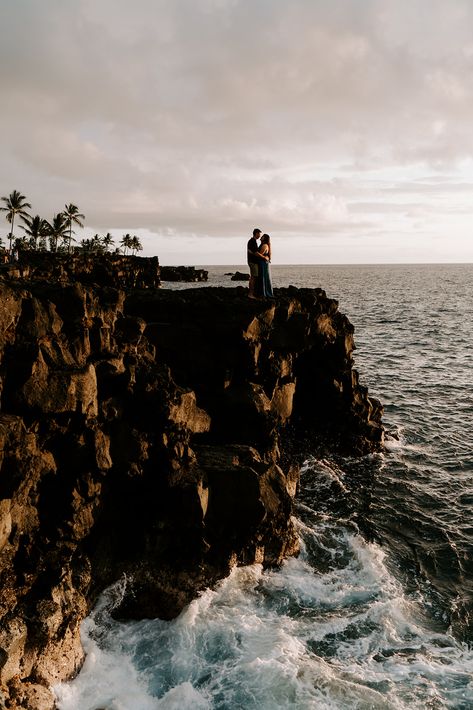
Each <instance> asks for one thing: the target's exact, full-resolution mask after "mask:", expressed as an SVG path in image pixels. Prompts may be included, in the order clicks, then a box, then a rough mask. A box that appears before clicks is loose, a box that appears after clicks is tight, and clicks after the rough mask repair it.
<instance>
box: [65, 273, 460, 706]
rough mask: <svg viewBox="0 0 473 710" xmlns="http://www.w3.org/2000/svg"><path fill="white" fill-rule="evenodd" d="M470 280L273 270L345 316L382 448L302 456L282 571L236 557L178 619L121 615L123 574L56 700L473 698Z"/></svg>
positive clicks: (193, 702)
mask: <svg viewBox="0 0 473 710" xmlns="http://www.w3.org/2000/svg"><path fill="white" fill-rule="evenodd" d="M235 269H236V267H233V268H232V267H228V266H226V267H210V268H209V272H210V280H209V284H208V285H228V286H230V285H232V286H234V285H235V284H234V283H232V282H230V280H229V277H228V276H225V275H224V274H225V272H227V271H232V270H235ZM472 282H473V265H425V266H424V265H412V266H410V265H402V266H401V265H396V266H392V265H390V266H337V267H330V266H318V267H317V266H314V267H309V266H304V267H283V266H279V267H278V266H275V267H273V283H274V285H275V286H287V285H289V284H293V285H295V286H305V287H319V286H321V287H322V288H324V289H325V290H326V291H327V294H328V295H329V296H331V297H334V298H337V299H338V300H339V302H340V310H341V311H342V312H344V313H346V314H347V315H348V316H349V318H350V320H351V321H352V323H353V324H354V325H355V342H356V344H357V350H356V351H355V361H356V367H357V368H358V370H359V371H360V374H361V379H362V381H363V382H364V383H365V384H367V385H368V386H369V388H370V392H371V394H372V395H374V396H377V397H378V398H379V399H380V400H381V401H382V402H383V403H384V404H385V415H384V421H385V425H386V427H387V430H388V432H390V436H389V439H388V443H387V448H386V451H385V452H383V453H382V454H376V455H372V456H368V457H364V458H362V459H350V458H345V459H340V458H338V459H336V458H333V459H318V458H317V457H316V456H315V455H314V456H313V457H312V458H310V459H309V460H308V461H307V462H306V464H305V466H304V470H303V473H302V479H301V493H300V496H299V500H298V503H297V509H296V511H295V512H296V518H297V526H298V530H299V534H300V537H301V541H302V553H301V555H300V557H299V558H297V559H290V560H288V561H287V562H286V563H285V564H284V565H283V567H282V568H281V569H280V570H276V571H268V572H263V571H262V569H261V568H260V567H259V566H257V565H256V566H250V567H245V568H238V569H235V570H233V572H232V573H231V575H230V576H229V577H228V578H227V579H225V580H223V581H222V582H221V583H220V584H219V585H218V586H217V587H216V588H214V589H209V590H207V591H206V592H204V593H203V594H202V595H201V596H200V597H199V598H198V599H196V600H195V601H193V602H192V603H191V604H190V605H189V606H188V607H187V608H186V609H185V610H184V611H183V612H182V614H181V615H180V616H179V617H178V618H177V619H175V620H173V621H161V620H159V619H156V620H144V621H139V622H127V623H121V622H117V621H114V620H113V619H112V618H111V616H110V609H111V608H112V607H113V604H114V603H115V601H116V599H117V598H119V597H120V595H121V594H123V592H124V586H125V582H124V581H120V582H118V583H117V584H116V585H115V586H114V587H113V588H111V589H109V590H107V592H106V593H105V594H103V595H102V597H101V599H100V601H99V603H98V605H97V607H96V609H95V610H94V612H93V613H92V614H91V616H90V617H89V618H88V619H86V620H85V621H84V623H83V627H82V638H83V644H84V648H85V650H86V652H87V658H86V662H85V664H84V667H83V669H82V671H81V672H80V674H79V675H78V677H77V678H76V679H75V680H74V681H72V682H71V683H68V684H62V685H60V686H57V687H56V688H55V692H56V695H57V698H58V707H59V708H60V710H98V709H99V708H103V709H105V708H106V709H107V710H155V709H158V708H159V709H166V710H191V708H192V709H196V710H201V709H202V710H203V709H205V710H234V709H236V708H238V709H242V710H250V709H253V708H255V709H256V708H258V710H273V709H275V708H288V709H289V708H291V709H301V710H305V709H307V710H309V709H312V708H314V709H317V710H318V709H322V710H325V709H327V710H328V709H330V710H332V709H333V710H335V709H337V710H338V709H341V710H344V709H345V708H356V709H358V710H375V709H378V708H379V709H380V710H381V709H385V708H389V709H390V708H392V709H404V708H409V709H412V708H419V709H424V708H430V709H431V710H437V709H440V708H455V709H458V710H467V709H472V708H473V650H472V648H473V644H472V641H473V618H472V615H471V613H472V603H473V520H472V517H471V513H472V508H473V447H472V446H471V422H472V421H473V416H472V415H473V382H472V380H473V374H472V367H471V364H472V362H471V361H472V355H471V343H472V340H473V302H472V297H471V284H472ZM174 287H175V288H181V285H178V286H174Z"/></svg>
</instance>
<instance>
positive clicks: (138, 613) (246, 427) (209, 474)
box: [0, 280, 383, 710]
mask: <svg viewBox="0 0 473 710" xmlns="http://www.w3.org/2000/svg"><path fill="white" fill-rule="evenodd" d="M276 298H277V300H276V302H275V303H271V304H270V305H268V304H266V303H262V302H257V301H250V300H248V298H247V291H246V289H244V288H242V287H238V288H235V289H231V288H224V289H223V288H222V289H218V288H203V289H202V288H198V289H188V290H185V291H169V290H167V291H160V290H154V289H148V290H143V291H136V290H135V291H123V290H121V289H116V288H113V287H97V286H92V285H89V284H81V283H75V284H65V285H63V286H62V285H60V284H59V283H48V282H41V281H39V280H36V281H31V282H29V283H27V282H25V281H13V280H3V281H2V280H0V299H1V302H2V309H1V310H0V375H1V385H2V390H1V411H0V467H1V468H0V590H1V591H0V681H1V683H2V687H3V690H4V693H5V697H6V698H9V700H7V702H10V705H9V706H8V705H7V707H16V708H28V709H29V710H45V709H46V708H52V707H53V700H52V696H51V694H50V693H49V691H48V690H47V687H48V686H50V685H52V684H54V683H56V682H57V681H59V680H63V679H65V678H68V677H70V676H71V675H73V674H74V673H76V672H77V670H78V668H79V667H80V664H81V662H82V660H83V652H82V648H81V644H80V639H79V625H80V622H81V621H82V619H83V618H84V616H86V615H87V614H88V613H89V611H90V609H91V606H92V605H93V604H94V602H95V600H96V599H97V596H98V595H99V594H100V592H101V591H102V590H103V589H104V588H105V587H106V586H107V585H109V584H110V583H112V582H114V581H115V580H117V579H119V578H120V577H121V576H122V575H124V574H126V576H127V579H128V580H129V582H128V585H129V586H128V593H127V594H125V595H124V598H123V601H122V603H121V605H120V607H119V608H118V609H116V612H115V613H116V614H117V615H118V616H121V617H134V618H137V617H144V616H145V617H146V616H159V617H162V618H172V617H174V616H175V615H176V614H178V613H179V611H180V610H181V609H182V608H183V606H184V605H185V604H186V603H188V602H189V601H190V600H191V599H192V598H193V597H194V596H195V595H196V593H197V592H198V591H199V590H201V589H203V588H205V587H206V586H208V585H209V584H211V583H213V582H214V581H215V580H217V579H218V578H221V577H222V576H223V575H225V574H227V572H228V571H229V570H230V568H231V567H232V566H233V565H234V564H246V563H253V562H261V563H263V564H264V565H265V566H271V565H277V564H279V563H280V562H281V561H282V560H283V558H284V557H286V556H288V555H293V554H296V552H297V549H298V541H297V536H296V534H295V531H294V528H293V524H292V520H291V512H292V499H293V497H294V495H295V492H296V488H297V485H298V477H299V470H298V467H297V466H296V465H294V463H292V464H286V463H283V459H282V457H281V454H282V453H283V450H284V440H285V439H286V438H287V437H289V436H290V438H291V440H292V441H293V442H295V445H296V446H298V448H299V449H300V450H302V448H303V444H302V442H303V441H304V442H306V443H307V442H308V441H309V442H317V443H318V444H320V443H321V442H325V444H326V445H327V446H332V445H337V446H340V447H343V449H344V450H348V451H350V452H354V453H364V452H369V451H373V450H376V449H378V448H379V447H380V445H381V442H382V436H383V429H382V425H381V411H382V408H381V405H380V404H379V402H377V401H376V400H374V399H372V398H370V397H369V396H368V393H367V390H366V388H365V387H362V386H361V385H360V384H359V383H358V375H357V373H356V371H355V370H353V367H352V365H353V363H352V350H353V327H352V326H351V324H350V323H349V321H348V320H347V318H346V317H345V316H343V315H342V314H340V313H339V311H338V308H337V303H336V301H333V300H331V299H329V298H327V297H326V295H325V293H324V292H323V291H321V290H308V289H304V290H297V289H294V288H289V289H280V290H277V291H276ZM297 442H300V445H299V444H298V443H297ZM304 445H305V444H304Z"/></svg>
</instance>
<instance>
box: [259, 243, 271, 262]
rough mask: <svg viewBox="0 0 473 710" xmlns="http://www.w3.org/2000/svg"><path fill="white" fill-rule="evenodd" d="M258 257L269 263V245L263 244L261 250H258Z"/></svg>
mask: <svg viewBox="0 0 473 710" xmlns="http://www.w3.org/2000/svg"><path fill="white" fill-rule="evenodd" d="M257 253H258V256H261V257H262V258H263V259H264V260H265V261H269V256H267V254H268V245H267V244H262V245H261V246H260V248H259V249H258V252H257Z"/></svg>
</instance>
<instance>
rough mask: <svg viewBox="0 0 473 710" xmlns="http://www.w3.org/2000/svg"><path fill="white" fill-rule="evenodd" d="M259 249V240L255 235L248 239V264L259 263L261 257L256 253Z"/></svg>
mask: <svg viewBox="0 0 473 710" xmlns="http://www.w3.org/2000/svg"><path fill="white" fill-rule="evenodd" d="M256 251H258V242H257V241H256V239H255V238H254V237H251V239H250V240H249V241H248V246H247V252H248V264H259V261H260V260H259V258H258V257H257V256H256V255H255V254H254V252H256Z"/></svg>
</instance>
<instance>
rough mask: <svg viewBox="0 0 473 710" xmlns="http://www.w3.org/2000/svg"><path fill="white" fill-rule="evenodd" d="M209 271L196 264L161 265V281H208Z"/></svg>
mask: <svg viewBox="0 0 473 710" xmlns="http://www.w3.org/2000/svg"><path fill="white" fill-rule="evenodd" d="M208 277H209V272H208V271H206V270H205V269H196V268H195V266H161V281H186V282H189V283H197V282H199V281H207V280H208Z"/></svg>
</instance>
